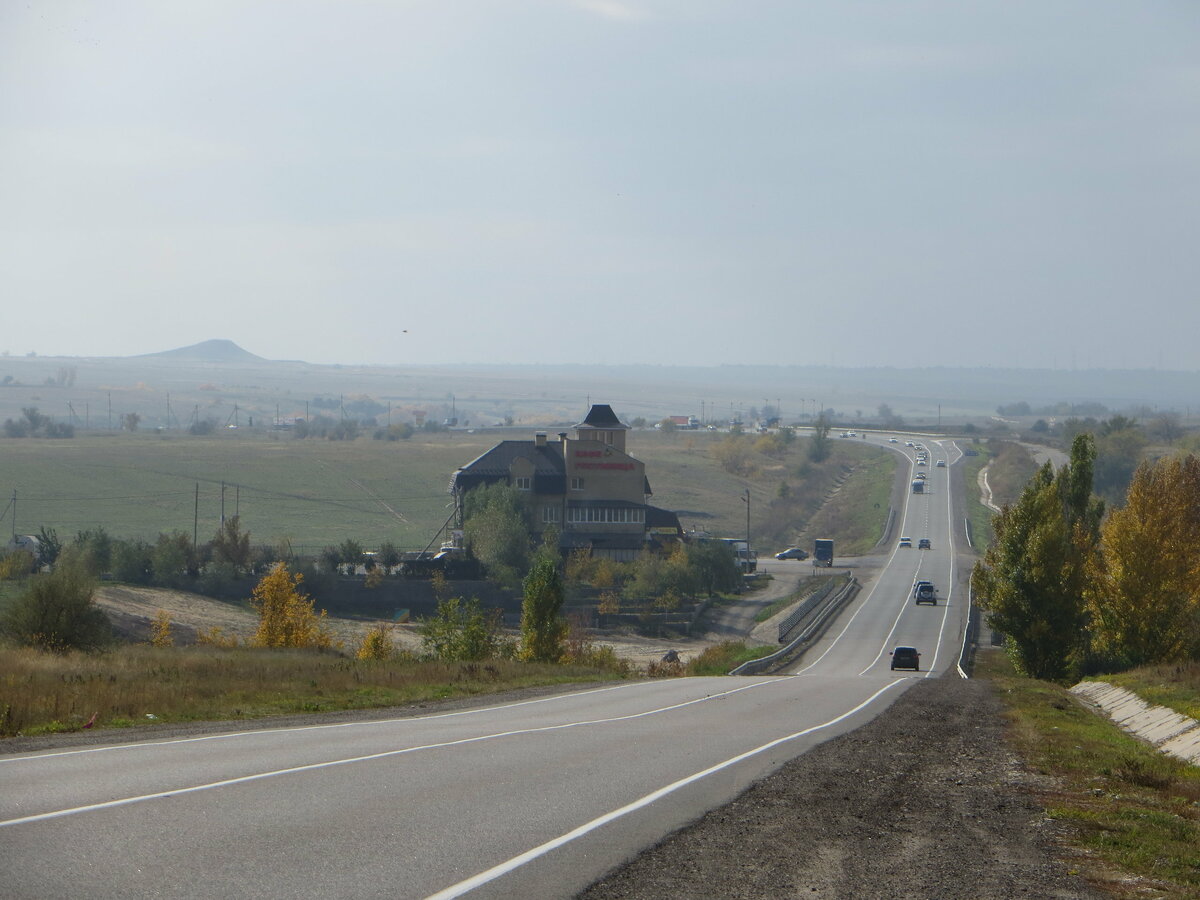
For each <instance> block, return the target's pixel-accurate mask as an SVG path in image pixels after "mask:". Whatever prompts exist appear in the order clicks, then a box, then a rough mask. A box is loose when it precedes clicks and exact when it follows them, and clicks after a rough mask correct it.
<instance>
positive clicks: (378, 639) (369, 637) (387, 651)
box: [355, 622, 396, 660]
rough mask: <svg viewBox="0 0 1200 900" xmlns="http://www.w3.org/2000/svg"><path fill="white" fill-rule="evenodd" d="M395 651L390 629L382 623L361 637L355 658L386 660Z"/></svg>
mask: <svg viewBox="0 0 1200 900" xmlns="http://www.w3.org/2000/svg"><path fill="white" fill-rule="evenodd" d="M395 651H396V647H395V645H394V644H393V643H392V627H391V626H390V625H385V624H383V623H382V622H381V623H380V624H378V625H376V626H375V627H374V628H372V629H371V630H370V631H368V632H367V633H366V635H365V636H364V637H363V640H362V643H361V644H359V646H358V652H357V653H356V654H355V656H356V657H357V658H358V659H364V660H365V659H387V658H388V657H389V656H391V655H392V654H393V653H394V652H395Z"/></svg>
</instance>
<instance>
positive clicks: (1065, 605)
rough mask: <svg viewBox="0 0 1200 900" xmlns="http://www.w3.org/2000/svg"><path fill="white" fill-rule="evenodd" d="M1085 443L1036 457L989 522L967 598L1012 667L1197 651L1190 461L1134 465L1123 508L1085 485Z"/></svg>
mask: <svg viewBox="0 0 1200 900" xmlns="http://www.w3.org/2000/svg"><path fill="white" fill-rule="evenodd" d="M1095 465H1096V441H1095V439H1094V438H1093V437H1092V435H1091V434H1080V435H1077V436H1076V437H1075V439H1074V441H1073V443H1072V445H1071V456H1070V462H1069V463H1068V464H1067V465H1065V466H1063V467H1062V468H1060V469H1059V470H1058V471H1057V472H1055V471H1054V469H1053V468H1052V466H1051V465H1050V464H1049V463H1047V464H1046V465H1045V466H1043V467H1042V468H1041V469H1040V470H1039V471H1038V473H1037V474H1036V475H1035V476H1034V478H1033V479H1031V480H1030V482H1029V484H1028V485H1027V486H1026V487H1025V490H1024V491H1023V492H1022V494H1021V496H1020V499H1018V500H1017V502H1015V503H1014V504H1012V505H1010V506H1006V507H1005V508H1004V509H1003V510H1002V511H1001V512H1000V513H999V514H998V515H996V516H995V518H994V519H993V527H994V530H995V540H994V541H993V543H992V546H991V547H990V548H989V549H988V551H987V553H986V554H985V556H984V558H983V560H981V561H980V562H979V563H978V564H977V565H976V567H975V570H974V572H973V573H972V579H971V583H972V588H973V590H974V592H975V596H976V600H977V602H978V603H979V604H980V606H982V607H983V608H984V609H985V610H987V613H988V621H989V623H990V624H991V625H992V627H994V628H996V629H997V630H998V631H1001V632H1003V633H1004V634H1005V635H1006V637H1007V640H1008V644H1007V646H1008V649H1009V651H1010V654H1011V655H1012V657H1013V660H1014V662H1015V663H1016V665H1017V666H1018V668H1019V669H1020V670H1021V671H1023V672H1025V673H1026V674H1029V675H1031V676H1034V677H1037V678H1045V679H1051V680H1064V679H1068V678H1073V677H1075V676H1076V675H1078V674H1079V673H1080V672H1085V671H1099V670H1109V671H1111V670H1118V669H1122V668H1127V667H1131V666H1138V665H1145V664H1150V663H1157V662H1169V661H1179V660H1186V659H1192V660H1195V659H1200V460H1198V459H1197V458H1196V457H1195V456H1193V455H1187V456H1179V455H1176V456H1170V457H1165V458H1163V459H1160V460H1158V461H1157V462H1154V463H1151V462H1144V463H1142V464H1141V465H1140V466H1139V467H1138V468H1137V470H1136V471H1135V473H1134V474H1133V478H1132V482H1131V483H1130V485H1129V489H1128V492H1127V494H1126V496H1125V503H1124V505H1123V506H1122V507H1120V508H1117V509H1114V510H1112V511H1111V512H1110V513H1109V515H1108V516H1107V517H1105V515H1104V511H1105V504H1104V502H1103V501H1102V500H1100V499H1099V498H1097V497H1096V496H1095V495H1094V493H1093V479H1094V472H1095Z"/></svg>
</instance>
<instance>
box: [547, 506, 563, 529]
mask: <svg viewBox="0 0 1200 900" xmlns="http://www.w3.org/2000/svg"><path fill="white" fill-rule="evenodd" d="M561 514H562V510H560V509H559V508H558V507H557V506H543V507H542V522H543V523H545V524H547V525H553V524H554V523H555V522H557V521H558V520H559V519H560V518H561V517H562V515H561Z"/></svg>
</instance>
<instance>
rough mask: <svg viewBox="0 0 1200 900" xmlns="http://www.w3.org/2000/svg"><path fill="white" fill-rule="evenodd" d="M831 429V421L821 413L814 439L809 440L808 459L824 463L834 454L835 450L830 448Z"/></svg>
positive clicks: (816, 424) (815, 427)
mask: <svg viewBox="0 0 1200 900" xmlns="http://www.w3.org/2000/svg"><path fill="white" fill-rule="evenodd" d="M829 428H830V425H829V420H828V419H827V418H825V413H821V415H819V416H817V421H816V423H815V424H814V425H813V433H812V437H810V438H809V439H808V458H809V459H811V460H812V461H813V462H824V461H825V460H827V459H829V454H830V453H832V452H833V448H832V447H831V446H830V440H829Z"/></svg>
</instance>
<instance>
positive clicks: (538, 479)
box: [450, 404, 683, 561]
mask: <svg viewBox="0 0 1200 900" xmlns="http://www.w3.org/2000/svg"><path fill="white" fill-rule="evenodd" d="M574 431H575V436H574V437H570V436H569V435H568V433H567V432H562V433H560V434H558V436H557V440H551V439H550V438H549V437H548V435H546V434H545V433H544V432H538V433H537V434H535V435H534V438H533V440H532V441H502V442H500V443H499V444H497V445H496V446H495V447H493V448H492V449H491V450H489V451H487V452H486V453H484V454H483V455H482V456H480V457H478V458H477V459H475V460H472V461H471V462H469V463H467V464H466V465H465V466H463V467H462V468H461V469H459V470H458V471H457V472H455V473H454V477H453V478H452V479H451V482H450V489H451V492H452V493H453V494H454V497H455V505H456V508H457V509H458V510H459V518H460V524H461V516H462V499H463V496H464V495H465V494H466V493H467V492H468V491H470V490H472V489H473V488H476V487H479V486H481V485H484V484H495V483H497V482H502V483H505V484H510V485H512V486H513V487H514V488H516V489H517V490H518V491H520V492H522V493H526V494H527V495H528V500H529V510H530V515H531V520H532V526H531V527H532V530H533V531H534V532H535V533H538V534H540V533H542V532H544V531H546V530H547V529H550V528H553V529H555V530H556V531H557V532H558V534H559V545H560V547H561V549H562V550H563V551H564V552H567V551H571V550H576V549H588V550H590V551H591V553H592V555H594V556H604V557H608V558H610V559H615V560H622V561H625V560H631V559H633V558H634V557H635V556H637V554H638V553H639V552H641V550H643V549H644V548H645V547H646V546H647V545H649V544H653V543H656V542H659V541H663V540H665V539H678V538H680V537H681V536H682V533H683V530H682V529H681V528H680V525H679V518H678V517H677V516H676V515H675V514H674V513H672V512H669V511H668V510H664V509H659V508H658V507H654V506H651V505H650V504H649V503H648V502H647V501H648V500H649V498H650V495H651V491H650V482H649V481H648V480H647V478H646V466H645V463H643V462H641V461H640V460H638V459H635V458H634V457H632V456H630V455H629V453H628V452H627V451H626V449H625V436H626V433H627V432H628V431H629V426H628V425H625V424H623V423H622V422H621V421H620V419H618V418H617V415H616V413H614V412H613V410H612V407H611V406H609V405H608V404H595V405H593V406H592V408H591V409H590V410H588V414H587V417H586V418H585V419H584V420H583V421H582V422H580V423H579V424H578V425H576V426H575V427H574Z"/></svg>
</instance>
